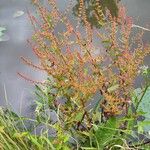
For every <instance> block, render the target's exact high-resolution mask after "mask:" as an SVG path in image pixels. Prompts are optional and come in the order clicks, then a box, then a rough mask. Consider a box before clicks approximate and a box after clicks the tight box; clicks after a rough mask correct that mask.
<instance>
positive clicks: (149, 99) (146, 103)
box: [132, 87, 150, 131]
mask: <svg viewBox="0 0 150 150" xmlns="http://www.w3.org/2000/svg"><path fill="white" fill-rule="evenodd" d="M134 93H135V96H133V97H132V101H133V104H134V105H135V106H136V105H137V103H138V102H139V101H140V99H141V97H142V94H143V90H142V89H141V88H138V89H136V90H135V91H134ZM149 108H150V87H148V88H147V90H146V92H145V94H144V96H143V97H142V100H141V101H140V103H139V106H138V108H137V113H138V112H139V113H141V112H142V115H143V116H144V117H145V121H149V120H150V111H149ZM149 130H150V124H147V125H145V126H144V131H149Z"/></svg>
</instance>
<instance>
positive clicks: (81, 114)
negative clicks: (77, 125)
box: [74, 112, 84, 121]
mask: <svg viewBox="0 0 150 150" xmlns="http://www.w3.org/2000/svg"><path fill="white" fill-rule="evenodd" d="M83 113H84V112H79V113H77V115H76V116H75V119H74V120H75V121H80V120H81V119H82V117H83Z"/></svg>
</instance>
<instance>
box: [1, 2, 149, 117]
mask: <svg viewBox="0 0 150 150" xmlns="http://www.w3.org/2000/svg"><path fill="white" fill-rule="evenodd" d="M66 2H67V0H58V5H59V7H60V8H61V9H62V10H63V9H64V8H65V7H66V6H67V5H66ZM43 3H45V1H44V0H43ZM122 3H123V4H124V5H125V6H126V7H127V10H128V14H129V15H130V16H132V17H133V18H134V20H135V24H137V25H140V26H146V25H147V24H150V15H149V13H150V0H123V1H122ZM27 9H29V10H30V11H31V12H33V13H34V12H35V11H34V8H33V6H32V5H31V3H30V0H0V26H3V27H6V32H5V36H6V37H5V40H8V41H3V42H0V105H2V106H6V102H7V101H8V103H10V105H11V106H12V108H13V109H14V111H16V112H18V113H19V112H20V110H21V113H22V114H25V115H31V113H30V112H31V111H32V110H31V107H30V105H31V103H32V102H33V100H34V96H33V95H34V94H33V86H32V85H31V84H30V83H28V82H26V81H24V80H23V79H22V78H20V77H19V76H17V72H22V73H25V74H27V75H29V76H31V78H35V79H37V80H41V79H43V78H44V77H45V75H44V74H42V73H40V72H37V71H34V70H33V69H32V68H30V67H28V66H25V65H23V64H22V63H21V61H20V59H19V57H20V56H25V57H29V58H31V59H32V60H33V62H35V63H37V59H36V58H35V57H34V55H33V53H32V50H31V48H30V47H29V46H28V45H27V42H26V40H27V39H28V38H30V37H31V34H32V26H31V24H30V22H29V20H28V17H27ZM18 10H19V11H23V12H24V15H22V16H20V17H18V18H14V17H13V14H14V13H15V12H16V11H18ZM149 39H150V32H146V34H145V35H144V42H146V41H149ZM145 63H146V64H148V65H150V59H149V57H147V58H146V60H145Z"/></svg>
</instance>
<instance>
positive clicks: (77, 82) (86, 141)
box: [0, 0, 150, 150]
mask: <svg viewBox="0 0 150 150" xmlns="http://www.w3.org/2000/svg"><path fill="white" fill-rule="evenodd" d="M48 3H49V5H50V6H51V10H49V9H48V8H47V7H44V6H42V5H41V3H40V2H38V1H34V4H35V6H36V8H37V12H38V14H39V16H38V17H37V18H36V17H34V16H32V14H30V13H29V17H30V19H31V23H32V25H33V27H34V34H33V37H32V40H29V44H30V45H31V47H32V49H33V51H34V53H35V55H36V56H37V57H38V59H39V62H40V64H39V65H35V64H33V63H32V62H31V61H29V60H28V59H26V58H24V57H22V61H23V62H24V63H26V64H27V65H29V66H30V67H33V68H34V69H38V70H40V71H44V72H46V73H47V79H46V81H36V80H32V79H30V78H27V77H26V76H25V75H23V74H21V73H19V75H20V76H21V77H22V78H24V79H26V80H28V81H30V82H32V83H34V85H35V88H36V90H35V94H36V100H35V103H36V109H35V112H34V114H35V116H34V119H30V118H25V117H22V116H18V115H17V114H15V113H14V112H13V111H11V110H9V109H3V108H1V110H0V149H2V150H12V149H14V150H119V149H122V150H137V149H144V150H149V149H150V147H149V143H150V134H149V131H150V121H149V118H150V113H149V106H150V80H149V79H150V78H149V77H150V69H149V67H147V66H143V65H142V64H143V60H144V58H145V56H147V55H149V53H150V46H149V45H148V44H147V45H146V46H143V43H142V42H141V41H142V40H141V39H142V35H143V33H141V34H138V36H135V37H137V38H132V36H131V30H132V25H133V23H132V19H131V18H130V17H128V16H126V12H125V8H124V7H119V8H118V14H117V16H116V15H113V14H111V13H108V16H107V17H108V21H107V22H105V23H102V20H101V16H104V10H103V9H102V8H101V7H99V1H98V0H96V8H93V9H94V10H93V11H95V12H98V16H97V17H96V19H97V21H98V22H100V23H102V24H101V26H102V28H103V30H101V29H97V30H96V29H95V28H93V27H92V25H91V24H90V22H89V21H87V20H88V19H87V16H86V9H85V1H84V0H79V7H78V9H79V12H78V13H79V19H81V20H80V22H83V24H82V25H84V26H82V25H81V26H82V28H83V31H85V33H84V35H82V34H83V32H81V31H80V28H79V27H78V26H76V27H74V25H72V23H71V22H70V21H69V20H68V18H67V15H64V14H62V13H61V12H59V10H58V9H57V5H56V3H55V1H54V0H48ZM116 6H117V5H116ZM98 9H100V10H98ZM59 24H62V25H64V26H65V31H61V32H57V33H56V32H55V29H56V28H57V26H58V25H59ZM95 30H96V31H95ZM95 37H96V38H97V39H98V42H97V44H99V45H98V46H97V45H96V46H95V45H94V44H95V41H94V38H95ZM132 41H133V43H132ZM133 45H134V48H133ZM135 45H136V46H135ZM96 50H99V52H102V51H103V52H104V53H100V54H95V51H96ZM138 76H142V77H143V80H144V81H145V83H144V84H143V85H142V86H141V87H140V88H138V89H135V88H134V83H135V80H136V78H137V77H138ZM95 97H97V98H95Z"/></svg>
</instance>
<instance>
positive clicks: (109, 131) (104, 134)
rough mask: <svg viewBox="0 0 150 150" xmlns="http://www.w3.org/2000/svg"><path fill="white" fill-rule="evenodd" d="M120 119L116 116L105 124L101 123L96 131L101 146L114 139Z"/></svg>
mask: <svg viewBox="0 0 150 150" xmlns="http://www.w3.org/2000/svg"><path fill="white" fill-rule="evenodd" d="M118 125H119V124H118V121H117V119H116V118H115V117H112V118H110V119H109V120H108V121H107V122H106V123H105V124H102V125H101V124H100V126H99V127H98V130H97V131H96V133H95V136H96V139H97V141H98V144H99V147H101V148H103V147H104V146H105V144H106V143H108V142H109V141H111V140H112V138H113V136H114V135H115V134H116V128H118Z"/></svg>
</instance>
